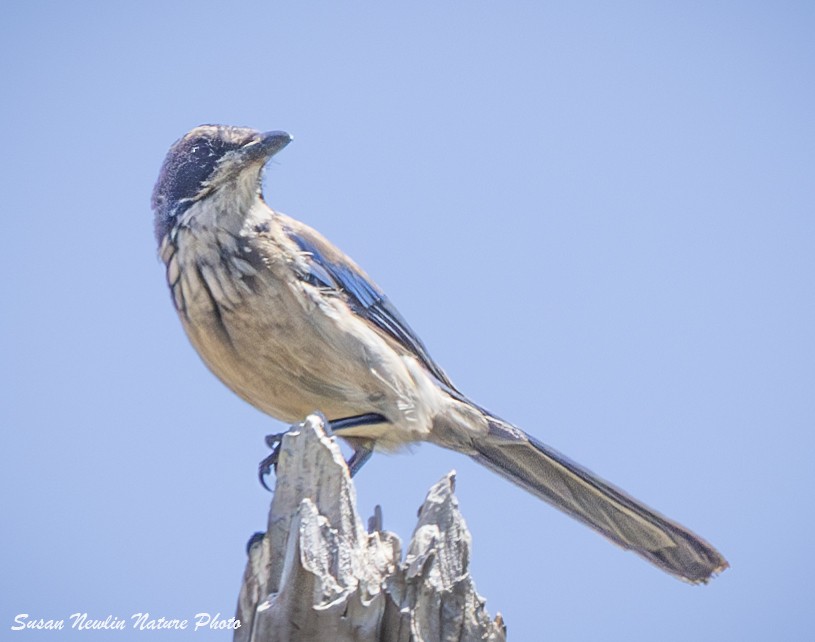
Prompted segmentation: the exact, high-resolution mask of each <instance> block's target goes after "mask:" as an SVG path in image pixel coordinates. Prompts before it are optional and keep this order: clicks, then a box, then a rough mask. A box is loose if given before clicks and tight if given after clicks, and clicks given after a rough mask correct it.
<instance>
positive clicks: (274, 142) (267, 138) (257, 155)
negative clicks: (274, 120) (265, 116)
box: [241, 132, 293, 163]
mask: <svg viewBox="0 0 815 642" xmlns="http://www.w3.org/2000/svg"><path fill="white" fill-rule="evenodd" d="M292 140H293V139H292V135H291V134H289V133H288V132H264V133H262V134H260V136H258V138H257V139H256V140H254V141H252V142H251V143H248V144H247V145H244V146H243V147H242V148H241V153H242V154H243V156H244V158H245V160H246V162H247V163H254V162H255V161H263V162H266V161H267V160H269V159H270V158H271V157H272V156H274V155H275V154H277V152H279V151H280V150H281V149H283V148H284V147H285V146H286V145H288V144H289V143H290V142H291V141H292Z"/></svg>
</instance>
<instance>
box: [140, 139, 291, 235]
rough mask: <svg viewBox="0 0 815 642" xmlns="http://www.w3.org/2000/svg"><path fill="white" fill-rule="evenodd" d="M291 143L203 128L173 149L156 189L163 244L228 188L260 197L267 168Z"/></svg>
mask: <svg viewBox="0 0 815 642" xmlns="http://www.w3.org/2000/svg"><path fill="white" fill-rule="evenodd" d="M291 140H292V137H291V136H290V135H289V134H287V133H286V132H280V131H272V132H259V131H256V130H254V129H249V128H246V127H230V126H228V125H201V126H200V127H196V128H195V129H193V130H192V131H190V132H188V133H187V134H185V135H184V136H183V137H182V138H180V139H179V140H177V141H176V142H175V143H173V146H172V147H170V151H169V152H167V157H166V158H165V159H164V164H163V165H162V166H161V172H160V173H159V177H158V181H156V186H155V188H154V189H153V199H152V207H153V212H154V213H155V225H156V236H157V238H158V240H159V242H161V239H162V238H163V237H164V235H166V234H167V233H168V232H169V231H170V229H171V228H172V227H173V226H174V225H175V222H176V221H177V220H178V218H179V216H181V215H182V214H183V213H184V212H185V211H186V210H187V209H188V208H189V207H191V206H192V205H193V204H194V203H197V202H199V201H201V200H203V199H205V198H208V197H209V196H211V195H212V194H214V193H215V192H217V191H218V190H220V189H222V188H224V187H229V186H232V187H234V188H240V187H243V188H246V187H247V186H248V187H249V188H250V189H252V190H254V191H255V193H258V192H259V191H260V181H261V172H262V170H263V167H264V165H265V164H266V162H267V161H268V160H269V159H270V158H271V157H272V156H274V155H275V154H276V153H277V152H279V151H280V150H281V149H283V148H284V147H285V146H286V145H288V144H289V143H290V142H291Z"/></svg>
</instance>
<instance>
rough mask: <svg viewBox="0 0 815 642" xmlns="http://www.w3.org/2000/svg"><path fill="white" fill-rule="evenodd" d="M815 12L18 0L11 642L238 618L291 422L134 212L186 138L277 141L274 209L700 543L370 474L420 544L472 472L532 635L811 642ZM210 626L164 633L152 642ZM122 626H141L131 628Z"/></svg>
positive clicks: (368, 494)
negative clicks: (629, 533) (242, 365)
mask: <svg viewBox="0 0 815 642" xmlns="http://www.w3.org/2000/svg"><path fill="white" fill-rule="evenodd" d="M813 33H815V10H813V8H812V5H811V4H810V3H805V2H775V3H759V2H717V3H701V2H689V3H647V2H624V3H614V6H612V5H611V4H610V3H601V2H597V3H589V2H572V3H532V2H518V3H510V2H507V3H485V2H470V3H464V2H446V3H429V2H412V3H402V4H401V6H397V5H396V3H387V5H386V4H385V3H373V2H353V3H350V2H344V3H342V2H341V3H328V2H314V3H286V4H284V3H272V2H245V3H217V2H195V3H192V2H189V3H183V2H179V3H164V2H161V3H159V2H142V3H138V4H136V3H133V4H129V5H125V4H124V3H101V2H100V3H88V2H76V3H56V2H51V3H47V2H30V3H17V4H15V5H9V6H7V7H6V8H5V11H4V19H3V21H2V24H0V54H2V55H0V60H1V61H2V62H0V80H2V86H3V88H4V89H3V96H4V99H3V100H2V101H0V115H2V121H3V122H4V123H6V130H5V132H4V134H3V141H4V145H3V149H4V153H3V155H2V158H0V186H2V194H3V198H4V206H3V208H2V209H3V240H4V243H3V251H2V252H1V253H0V267H2V273H3V274H4V275H5V278H4V279H3V280H2V282H1V283H0V288H1V289H2V301H3V305H2V315H0V323H1V324H2V332H0V346H1V347H2V355H3V358H2V364H3V366H2V370H0V377H2V381H0V389H1V390H2V395H0V400H1V404H2V405H1V406H0V413H2V414H1V415H0V422H1V423H2V428H3V429H2V433H1V434H2V444H1V445H0V489H2V490H0V498H2V514H3V528H2V529H0V568H2V572H1V573H0V576H1V577H2V580H0V586H1V587H2V599H0V631H6V632H7V633H3V634H2V635H0V637H2V638H3V639H6V638H7V637H8V638H9V639H18V638H19V639H30V640H34V639H46V638H47V639H49V640H53V639H59V640H68V639H87V638H88V636H89V635H90V634H88V633H86V634H84V635H83V634H73V635H72V634H70V633H65V632H63V633H62V634H51V635H47V636H46V635H35V634H30V635H29V634H26V635H23V634H17V636H13V635H12V634H11V633H10V632H8V631H9V627H10V625H11V623H12V620H13V617H14V615H15V614H17V613H29V614H31V616H32V617H43V618H46V619H47V618H64V617H67V616H68V615H70V614H71V613H73V612H76V611H86V612H88V613H89V614H90V615H91V616H94V617H105V616H107V615H108V614H113V615H117V616H120V617H129V616H130V614H132V613H136V612H144V611H149V612H150V613H152V614H155V615H156V616H162V615H163V616H167V617H189V616H191V615H192V614H195V613H197V612H200V611H207V612H211V613H217V612H221V613H222V614H223V615H224V616H226V617H229V616H231V615H232V614H233V612H234V607H235V603H236V599H237V593H238V587H239V582H240V578H241V574H242V571H243V565H244V559H245V557H244V544H245V542H246V540H247V538H248V537H249V536H250V535H251V534H252V533H253V532H254V531H255V530H259V529H262V528H263V524H264V520H265V517H266V513H267V509H268V503H269V500H270V496H269V495H268V494H267V493H266V492H265V491H263V490H262V489H261V488H260V486H259V485H258V484H257V482H256V479H255V466H256V464H257V462H258V461H259V460H260V459H261V458H262V457H263V456H264V455H265V450H264V444H263V439H262V438H263V435H265V434H267V433H271V432H277V431H279V430H280V429H281V425H280V424H278V423H277V422H275V421H273V420H271V419H269V418H267V417H265V416H263V415H261V414H260V413H259V412H257V411H256V410H254V409H253V408H251V407H249V406H247V405H246V404H245V403H243V402H242V401H240V400H239V399H238V398H237V397H236V396H235V395H233V394H232V393H231V392H230V391H229V390H227V389H226V388H225V387H224V386H223V385H222V384H221V383H220V382H218V381H217V380H216V379H215V377H214V376H212V375H211V374H210V373H209V372H208V371H207V370H206V368H205V367H204V366H203V365H202V363H201V362H200V360H199V359H198V357H197V355H196V354H195V352H194V351H193V349H192V348H191V347H190V345H189V344H188V342H187V340H186V338H185V337H184V335H183V332H182V329H181V327H180V324H179V323H178V320H177V319H176V317H175V313H174V311H173V308H172V305H171V304H170V299H169V295H168V293H167V291H166V288H165V285H164V275H163V269H162V267H161V266H160V264H159V262H158V260H157V258H156V250H155V244H154V239H153V232H152V213H151V211H150V207H149V198H150V192H151V190H152V186H153V182H154V180H155V178H156V175H157V173H158V169H159V165H160V163H161V161H162V159H163V157H164V154H165V153H166V150H167V148H168V147H169V145H170V144H171V143H172V142H173V141H174V140H175V139H176V138H178V137H179V136H181V135H182V134H183V133H184V132H186V131H187V130H188V129H190V128H192V127H194V126H196V125H198V124H200V123H213V122H216V123H229V124H236V125H248V126H252V127H256V128H259V129H264V130H266V129H284V130H287V131H289V132H291V133H292V134H293V135H294V136H295V140H294V142H293V143H292V144H291V145H290V146H289V147H288V148H287V149H286V150H285V151H284V152H282V153H281V154H280V155H279V156H278V157H277V158H276V160H275V162H274V163H273V164H272V165H271V166H270V168H269V170H268V172H267V178H266V196H267V200H268V201H269V203H270V204H271V205H272V206H273V207H275V208H277V209H279V210H281V211H284V212H286V213H288V214H290V215H292V216H295V217H297V218H300V219H302V220H305V221H306V222H308V223H309V224H311V225H313V226H314V227H316V228H318V229H319V230H321V231H322V232H323V233H324V234H326V235H327V236H328V237H329V238H330V239H332V240H333V241H334V242H335V243H336V244H338V245H339V246H340V247H342V248H343V249H344V250H345V251H346V252H347V253H348V254H350V255H351V256H353V257H354V258H355V259H356V260H357V262H359V263H360V264H361V265H362V266H363V267H364V268H365V269H366V271H367V272H368V273H369V274H371V275H372V276H373V278H374V279H375V280H377V282H378V283H379V284H380V285H381V286H382V287H383V288H384V289H385V290H386V291H387V292H388V293H389V295H390V297H391V299H392V300H393V301H394V303H395V304H396V305H397V306H398V307H399V309H400V311H401V312H402V313H403V315H404V316H405V317H406V318H407V319H409V321H410V323H411V325H412V326H413V327H414V329H416V330H417V332H418V333H419V334H420V335H421V336H422V338H423V339H424V341H425V343H426V344H427V345H428V347H429V348H430V351H431V353H432V354H433V356H434V357H435V359H436V360H438V361H439V362H440V363H441V364H442V365H443V367H444V368H445V369H446V370H447V372H448V373H449V374H450V376H451V377H452V379H453V380H454V381H455V382H456V384H457V385H458V386H459V387H460V388H461V389H462V390H463V391H464V392H465V393H467V394H468V395H470V396H471V397H473V398H474V399H475V400H477V401H478V402H479V403H480V404H482V405H484V406H486V407H488V408H490V409H491V410H493V411H494V412H496V413H498V414H500V415H501V416H503V417H505V418H507V419H509V420H511V421H513V422H515V423H517V424H518V425H519V426H521V427H523V428H524V429H526V430H527V431H529V432H530V433H532V434H534V435H536V436H537V437H538V438H540V439H542V440H544V441H545V442H547V443H549V444H551V445H553V446H554V447H556V448H557V449H559V450H561V451H563V452H565V453H567V454H568V455H569V456H570V457H572V458H573V459H575V460H577V461H579V462H581V463H583V464H584V465H586V466H588V467H589V468H591V469H593V470H595V471H597V472H598V473H600V474H602V475H603V476H604V477H606V478H608V479H609V480H611V481H612V482H614V483H615V484H617V485H619V486H621V487H623V488H625V489H626V490H628V491H629V492H631V493H632V494H633V495H635V496H637V497H639V498H641V499H643V500H644V501H646V502H647V503H648V504H650V505H652V506H654V507H655V508H657V509H658V510H660V511H661V512H663V513H665V514H667V515H669V516H671V517H672V518H675V519H677V520H679V521H681V522H682V523H684V524H686V525H687V526H689V527H690V528H692V529H693V530H695V531H697V532H699V533H700V534H701V535H703V536H704V537H705V538H707V539H709V540H710V541H711V542H713V543H714V544H715V545H716V546H717V547H718V548H719V549H720V550H721V551H722V552H723V553H724V554H725V555H726V556H727V557H728V559H729V560H730V562H731V565H732V568H731V569H730V570H729V571H727V572H726V573H725V574H723V575H722V576H721V577H719V578H718V579H716V580H715V581H714V582H713V583H711V584H710V585H708V586H705V587H691V586H687V585H685V584H682V583H680V582H678V581H676V580H674V579H672V578H670V577H668V576H666V575H664V574H662V573H660V572H659V571H657V570H655V569H653V568H651V567H650V566H649V565H648V564H646V563H644V562H643V561H641V560H640V559H638V558H637V557H635V556H634V555H632V554H627V553H623V552H622V551H620V550H618V549H616V548H615V547H614V546H612V545H610V544H609V543H607V542H606V541H604V540H603V539H602V538H600V537H598V536H597V535H596V534H594V533H593V532H591V531H589V530H588V529H586V528H584V527H582V526H581V525H579V524H577V523H576V522H574V521H572V520H570V519H568V518H567V517H565V516H564V515H562V514H560V513H559V512H557V511H555V510H553V509H551V508H550V507H548V506H547V505H545V504H543V503H541V502H539V501H537V500H535V499H534V498H532V497H531V496H528V495H526V494H525V493H524V492H522V491H521V490H519V489H517V488H515V487H514V486H512V485H510V484H508V483H506V482H504V481H503V480H501V479H499V478H498V477H496V476H494V475H493V474H491V473H490V472H489V471H487V470H484V469H481V468H479V467H478V466H477V465H476V464H474V463H471V462H470V461H469V460H467V459H466V458H463V457H461V456H459V455H456V454H454V453H450V452H447V451H443V450H440V449H438V448H435V447H433V446H429V445H424V446H420V447H418V448H416V449H415V450H414V452H413V454H412V455H411V454H402V455H396V456H390V457H387V456H378V457H375V458H374V459H373V460H372V461H371V462H370V463H369V464H368V465H367V466H366V468H365V469H364V470H363V471H362V472H361V473H360V475H359V477H358V479H357V490H358V495H359V504H360V509H361V511H362V512H363V514H364V515H367V514H369V513H370V512H371V511H372V509H373V506H374V505H375V504H376V503H380V504H382V506H383V510H384V518H385V525H386V527H387V528H389V529H390V530H393V531H395V532H397V533H398V534H399V535H400V536H401V537H402V538H403V541H404V540H407V538H408V537H409V536H410V533H411V530H412V527H413V525H414V523H415V511H416V508H417V507H418V506H419V504H420V503H421V501H422V499H423V497H424V493H425V491H426V490H427V488H428V487H429V486H430V485H431V484H432V483H433V482H435V481H436V480H438V479H439V478H440V477H441V476H442V475H444V474H445V473H446V472H447V471H448V470H450V469H452V468H455V469H456V470H457V471H458V484H457V490H458V496H459V499H460V503H461V508H462V511H463V513H464V515H465V518H466V520H467V523H468V525H469V527H470V529H471V531H472V533H473V539H474V551H473V562H472V572H473V575H474V578H475V581H476V584H477V586H478V589H479V592H480V593H481V594H482V595H484V596H485V597H486V598H487V608H488V610H489V611H490V612H491V613H492V614H495V613H496V612H498V611H500V612H501V613H503V615H504V617H505V619H506V621H507V623H508V627H509V634H510V639H512V640H535V639H540V638H545V639H550V640H559V641H560V640H599V639H603V640H655V639H659V640H687V639H691V638H692V639H696V640H722V639H732V640H735V639H738V640H767V639H803V638H804V637H806V636H808V635H811V631H812V617H811V608H812V607H811V596H812V588H811V582H812V576H813V570H815V563H814V562H813V559H812V555H811V537H812V535H811V534H812V532H813V526H815V524H813V514H812V506H813V500H815V497H813V495H814V494H815V466H813V464H812V452H813V446H815V443H813V428H815V395H814V394H813V390H815V388H814V386H813V384H815V340H814V338H813V337H814V336H815V335H814V334H813V328H815V298H814V297H813V285H812V283H813V276H814V275H815V258H813V257H814V256H815V252H813V241H815V189H813V176H814V175H815V125H814V124H813V123H815V120H814V119H813V115H814V114H815V89H813V87H815V85H813V82H812V78H813V76H814V75H815V74H814V73H813V72H815V68H814V67H815V64H814V63H815V39H813V38H812V34H813ZM191 635H195V636H197V637H198V638H201V639H212V640H217V639H220V640H225V639H229V636H228V635H224V634H223V633H221V634H211V635H210V634H204V633H198V634H192V633H179V634H177V635H173V634H170V633H163V634H162V635H161V636H160V637H161V638H162V639H165V640H169V639H176V638H178V639H184V638H189V637H190V636H191ZM119 637H120V638H121V639H150V638H152V637H156V636H151V635H149V634H147V633H139V634H135V633H129V634H126V635H121V636H119Z"/></svg>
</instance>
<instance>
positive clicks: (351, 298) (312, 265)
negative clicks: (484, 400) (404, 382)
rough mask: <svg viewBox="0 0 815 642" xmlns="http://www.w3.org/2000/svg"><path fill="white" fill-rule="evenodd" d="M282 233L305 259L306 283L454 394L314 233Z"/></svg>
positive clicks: (368, 286)
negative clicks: (340, 303) (339, 298)
mask: <svg viewBox="0 0 815 642" xmlns="http://www.w3.org/2000/svg"><path fill="white" fill-rule="evenodd" d="M284 229H285V231H286V233H287V234H288V236H289V238H290V239H291V240H292V241H293V242H294V243H295V244H296V245H297V247H299V248H300V250H301V251H302V252H304V253H305V254H306V255H307V256H308V267H309V273H308V274H306V275H304V278H305V280H306V281H308V282H310V283H311V284H312V285H316V286H317V287H321V288H328V289H331V290H333V291H335V292H336V293H337V294H340V295H344V296H345V298H346V300H347V302H348V305H349V306H350V307H351V309H352V310H353V311H354V313H356V314H358V315H359V316H361V317H363V318H364V319H366V320H368V321H369V322H371V323H373V324H374V325H375V326H376V327H378V328H379V329H380V330H382V331H383V332H385V333H386V334H387V335H388V336H390V337H391V338H393V339H394V340H396V341H397V342H398V343H399V344H400V345H402V346H403V347H404V348H405V349H406V350H408V351H409V352H411V353H413V354H414V355H416V357H417V358H418V359H419V361H421V363H422V364H423V365H424V366H425V368H427V369H428V371H429V372H431V373H432V374H433V376H435V377H436V378H437V379H438V380H439V382H440V383H442V384H443V385H444V386H445V387H448V388H450V389H451V390H455V386H453V383H452V382H451V381H450V379H449V378H448V377H447V375H446V374H445V372H444V371H443V370H442V369H441V368H440V367H439V365H438V364H437V363H436V362H435V361H433V359H432V358H431V357H430V354H429V353H428V351H427V348H426V347H425V346H424V343H422V340H421V339H419V337H418V335H417V334H416V333H415V332H414V331H413V329H412V328H411V327H410V326H409V325H408V323H407V321H405V319H404V317H403V316H402V315H401V314H400V313H399V311H398V310H397V309H396V307H395V306H394V305H393V304H392V303H391V302H390V300H389V299H388V297H387V296H385V294H384V292H382V290H380V289H379V288H378V287H377V286H376V285H375V284H374V283H372V282H371V281H370V280H369V279H368V278H367V277H366V276H365V275H364V274H363V273H362V272H360V270H359V269H358V268H357V267H356V266H355V265H354V264H353V263H351V262H350V261H349V260H348V259H347V258H346V257H345V256H344V255H343V254H342V253H341V252H339V250H336V249H335V248H333V247H332V246H331V245H329V244H328V241H326V240H324V239H322V238H321V237H320V236H319V235H318V234H317V233H316V232H314V231H313V230H311V229H309V228H306V227H305V226H304V227H302V228H299V229H294V228H293V227H288V226H286V227H284Z"/></svg>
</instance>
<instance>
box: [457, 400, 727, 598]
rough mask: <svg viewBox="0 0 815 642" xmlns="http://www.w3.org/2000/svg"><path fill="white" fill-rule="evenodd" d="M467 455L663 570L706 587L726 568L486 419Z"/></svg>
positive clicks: (592, 479)
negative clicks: (484, 432) (483, 431)
mask: <svg viewBox="0 0 815 642" xmlns="http://www.w3.org/2000/svg"><path fill="white" fill-rule="evenodd" d="M485 417H486V419H487V422H488V425H489V430H488V435H487V436H486V437H485V438H484V437H482V438H479V439H477V440H474V443H473V444H472V446H473V447H474V448H475V450H476V451H477V452H476V453H475V454H472V455H471V457H472V458H473V459H475V460H476V461H477V462H479V463H480V464H483V465H484V466H486V467H488V468H490V469H492V470H494V471H495V472H497V473H498V474H499V475H502V476H503V477H505V478H507V479H509V480H510V481H512V482H513V483H515V484H517V485H518V486H521V487H522V488H525V489H526V490H527V491H529V492H530V493H532V494H533V495H536V496H537V497H539V498H541V499H543V500H545V501H547V502H549V503H550V504H552V505H554V506H555V507H557V508H559V509H560V510H562V511H564V512H566V513H568V514H569V515H571V516H572V517H574V518H576V519H578V520H580V521H581V522H583V523H584V524H586V525H588V526H590V527H592V528H593V529H595V530H596V531H598V532H599V533H601V534H602V535H604V536H605V537H607V538H608V539H610V540H611V541H613V542H615V543H616V544H618V545H620V546H622V547H623V548H626V549H630V550H632V551H634V552H635V553H637V554H638V555H641V556H642V557H644V558H645V559H647V560H648V561H649V562H651V563H652V564H655V565H656V566H658V567H659V568H661V569H663V570H664V571H666V572H668V573H670V574H672V575H675V576H676V577H678V578H680V579H683V580H686V581H688V582H692V583H700V582H701V583H705V582H707V581H708V580H709V579H710V578H711V576H713V575H714V574H715V573H718V572H720V571H723V570H724V569H726V568H727V567H728V563H727V561H726V560H725V559H724V557H722V555H721V554H720V553H719V552H718V551H717V550H716V549H715V548H713V547H712V546H711V545H710V544H708V543H707V542H706V541H705V540H703V539H702V538H701V537H699V536H698V535H696V534H694V533H692V532H691V531H689V530H688V529H686V528H684V527H683V526H681V525H680V524H677V523H676V522H674V521H672V520H670V519H668V518H666V517H664V516H663V515H660V514H659V513H658V512H656V511H654V510H652V509H651V508H649V507H648V506H646V505H645V504H643V503H642V502H639V501H637V500H636V499H634V498H633V497H631V496H630V495H628V494H627V493H625V492H623V491H622V490H620V489H619V488H616V487H614V486H612V485H611V484H609V483H608V482H606V481H605V480H603V479H601V478H600V477H598V476H597V475H595V474H594V473H592V472H591V471H589V470H587V469H585V468H583V467H582V466H580V465H579V464H576V463H575V462H573V461H571V460H570V459H569V458H568V457H566V456H565V455H562V454H560V453H559V452H557V451H556V450H555V449H553V448H550V447H549V446H547V445H545V444H543V443H541V442H539V441H538V440H536V439H534V438H533V437H531V436H529V435H527V434H526V433H524V432H523V431H521V430H519V429H518V428H515V427H514V426H512V425H510V424H508V423H506V422H504V421H502V420H500V419H497V418H495V417H492V416H490V415H486V414H485Z"/></svg>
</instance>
